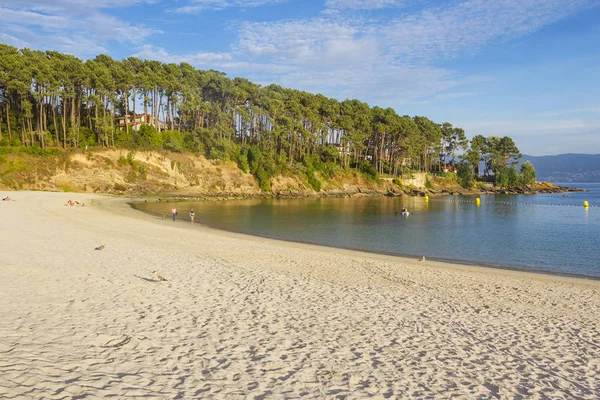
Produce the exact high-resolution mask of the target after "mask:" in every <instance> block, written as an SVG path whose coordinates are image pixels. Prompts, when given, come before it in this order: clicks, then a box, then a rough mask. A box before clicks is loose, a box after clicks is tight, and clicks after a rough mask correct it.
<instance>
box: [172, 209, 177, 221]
mask: <svg viewBox="0 0 600 400" xmlns="http://www.w3.org/2000/svg"><path fill="white" fill-rule="evenodd" d="M171 215H172V216H173V222H175V218H177V208H175V207H173V208H171Z"/></svg>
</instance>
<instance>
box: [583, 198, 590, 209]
mask: <svg viewBox="0 0 600 400" xmlns="http://www.w3.org/2000/svg"><path fill="white" fill-rule="evenodd" d="M589 206H590V204H589V203H588V202H587V200H586V201H584V202H583V207H584V208H588V207H589Z"/></svg>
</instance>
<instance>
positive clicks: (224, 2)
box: [145, 0, 592, 105]
mask: <svg viewBox="0 0 600 400" xmlns="http://www.w3.org/2000/svg"><path fill="white" fill-rule="evenodd" d="M278 1H279V0H204V1H200V0H194V1H192V2H191V3H189V4H188V5H187V6H190V7H199V9H200V8H201V9H208V8H210V9H220V8H227V7H243V6H246V7H250V6H259V5H263V4H267V3H273V2H278ZM590 4H592V2H591V0H573V1H570V2H568V3H565V2H564V1H562V0H498V1H494V2H488V1H482V0H467V1H462V2H451V3H449V5H444V6H435V7H429V8H425V9H421V10H420V11H417V12H407V11H401V14H400V16H396V17H385V16H384V17H377V19H368V18H362V17H361V14H360V10H361V9H362V10H367V9H371V10H372V9H383V8H392V7H394V8H400V7H402V6H404V5H406V2H404V1H398V0H360V1H359V0H327V1H326V2H325V6H326V8H327V9H348V10H359V11H358V12H356V13H354V14H353V15H352V16H348V15H347V14H343V15H342V14H339V13H326V14H323V15H321V16H320V17H316V18H310V19H301V20H283V21H278V22H269V23H257V22H246V23H242V24H241V25H239V28H238V31H237V35H238V38H237V40H236V41H235V42H234V43H233V44H232V45H231V46H230V48H229V49H227V50H228V51H227V52H226V53H223V54H221V55H220V56H219V57H220V58H219V57H215V56H214V55H211V56H210V57H212V59H211V63H207V60H208V58H207V57H209V56H208V55H206V54H204V53H201V52H199V53H196V54H194V53H188V54H184V55H171V54H169V53H168V52H167V51H166V50H164V49H158V48H147V49H146V50H145V54H147V55H153V56H160V58H159V59H162V60H173V61H176V60H184V59H185V60H188V62H191V63H192V64H194V65H196V66H199V67H204V68H206V67H208V68H217V69H222V70H224V71H225V72H227V73H228V74H232V73H233V74H242V75H243V76H245V77H248V78H251V79H255V80H257V81H260V82H276V83H279V84H282V85H288V86H292V87H295V88H298V89H302V90H310V91H315V92H322V93H324V94H327V95H330V96H334V97H337V98H345V97H353V98H361V99H364V100H367V101H370V102H379V103H380V104H382V105H398V104H402V103H405V102H408V101H414V100H419V99H422V98H423V97H430V98H429V99H428V100H427V101H430V102H435V101H443V100H448V99H456V98H460V97H465V96H470V95H473V93H472V92H467V91H461V90H456V89H457V88H459V87H460V86H461V85H463V84H465V83H466V82H469V81H472V80H473V79H474V77H470V76H462V77H461V76H458V75H457V74H456V73H455V72H454V71H451V70H448V69H447V68H441V67H439V66H438V65H439V61H440V60H443V59H451V58H455V57H458V56H460V55H461V54H464V53H468V52H474V51H477V49H479V48H481V47H483V46H485V45H486V44H489V43H491V42H494V41H497V40H506V39H509V38H516V37H522V36H525V35H528V34H531V33H532V32H535V31H536V30H538V29H540V28H541V27H543V26H546V25H548V24H551V23H553V22H555V21H557V20H559V19H561V18H564V17H566V16H568V15H570V14H572V13H573V12H575V11H577V10H580V9H581V8H583V7H586V6H587V5H590ZM187 6H186V7H187ZM401 10H405V9H401ZM394 14H395V15H398V12H396V13H394ZM225 54H226V55H227V56H226V57H225V56H224V55H225ZM209 64H210V66H209ZM242 68H247V69H246V70H243V69H242ZM448 90H454V92H450V93H444V91H448Z"/></svg>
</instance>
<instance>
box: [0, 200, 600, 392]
mask: <svg viewBox="0 0 600 400" xmlns="http://www.w3.org/2000/svg"><path fill="white" fill-rule="evenodd" d="M7 194H8V195H10V196H11V197H12V198H14V199H16V201H14V202H0V221H1V223H0V282H1V284H2V287H1V289H0V306H1V308H0V398H9V399H11V398H19V399H30V398H31V399H40V398H45V399H65V398H67V399H71V398H72V399H82V398H86V399H91V398H104V397H107V396H110V395H112V396H114V398H133V397H136V396H137V397H150V398H160V399H163V398H184V399H193V398H223V399H237V398H240V399H242V398H256V399H263V398H272V399H282V398H300V397H302V398H351V399H362V398H366V397H371V398H435V399H440V398H444V399H446V398H451V397H458V398H534V399H538V398H539V399H541V398H585V399H597V398H600V379H599V376H600V335H599V332H600V285H599V284H598V282H597V281H589V280H582V279H572V278H560V277H552V276H545V275H540V274H527V273H518V272H508V271H498V270H492V269H484V268H474V267H463V266H456V265H451V264H441V263H431V262H429V261H426V262H423V263H421V262H414V261H410V260H405V259H401V258H393V257H386V256H377V255H370V254H364V253H359V252H351V251H343V250H334V249H327V248H322V247H317V246H308V245H300V244H293V243H284V242H278V241H273V240H265V239H258V238H252V237H248V236H243V235H237V234H231V233H225V232H220V231H216V230H212V229H208V228H203V227H200V226H198V225H196V226H193V227H192V226H190V224H189V223H184V222H176V223H173V222H172V221H170V220H168V219H167V220H162V219H159V218H155V217H152V216H149V215H146V214H142V213H139V212H136V211H133V210H131V209H129V208H128V207H127V206H126V205H124V202H123V200H122V199H112V198H109V197H103V198H102V197H101V196H98V195H81V194H72V193H70V194H69V193H40V192H11V193H7V192H0V196H1V197H4V196H6V195H7ZM69 198H71V199H73V200H75V199H76V200H79V201H84V202H85V203H86V206H85V207H66V206H64V203H65V202H66V201H67V199H69ZM92 198H94V199H95V205H94V206H90V202H91V199H92ZM165 208H166V213H168V210H169V205H168V204H165ZM102 244H104V245H105V248H104V249H103V250H94V248H95V247H97V246H99V245H102ZM154 270H158V272H159V273H160V274H161V275H163V276H164V277H166V278H167V279H168V281H166V282H157V281H154V280H155V278H154V274H153V271H154Z"/></svg>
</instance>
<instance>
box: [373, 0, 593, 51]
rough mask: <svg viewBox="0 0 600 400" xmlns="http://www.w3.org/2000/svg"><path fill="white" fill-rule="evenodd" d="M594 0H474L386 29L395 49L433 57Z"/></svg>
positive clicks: (528, 28)
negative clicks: (566, 0)
mask: <svg viewBox="0 0 600 400" xmlns="http://www.w3.org/2000/svg"><path fill="white" fill-rule="evenodd" d="M590 4H592V1H590V0H572V1H568V2H565V1H564V0H495V1H481V0H469V1H464V2H461V3H451V4H450V5H449V6H442V7H436V8H429V9H424V10H422V11H420V12H418V13H416V14H411V15H405V16H402V17H399V18H395V19H393V20H392V21H391V23H390V24H389V25H387V26H386V27H384V28H383V29H382V32H383V33H384V35H385V39H386V42H388V43H389V45H390V47H391V52H392V53H393V54H395V55H396V56H398V57H402V58H403V59H411V60H424V61H427V62H431V61H433V60H439V59H449V58H455V57H457V56H459V55H461V54H463V53H464V52H472V51H475V50H477V49H479V48H481V47H482V46H484V45H485V44H488V43H490V42H492V41H495V40H506V39H510V38H517V37H522V36H525V35H528V34H530V33H532V32H535V31H537V30H539V29H540V28H542V27H543V26H545V25H548V24H551V23H553V22H555V21H557V20H559V19H561V18H564V17H566V16H568V15H570V14H572V13H573V12H575V11H578V10H580V9H581V8H582V7H584V6H586V5H590Z"/></svg>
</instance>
